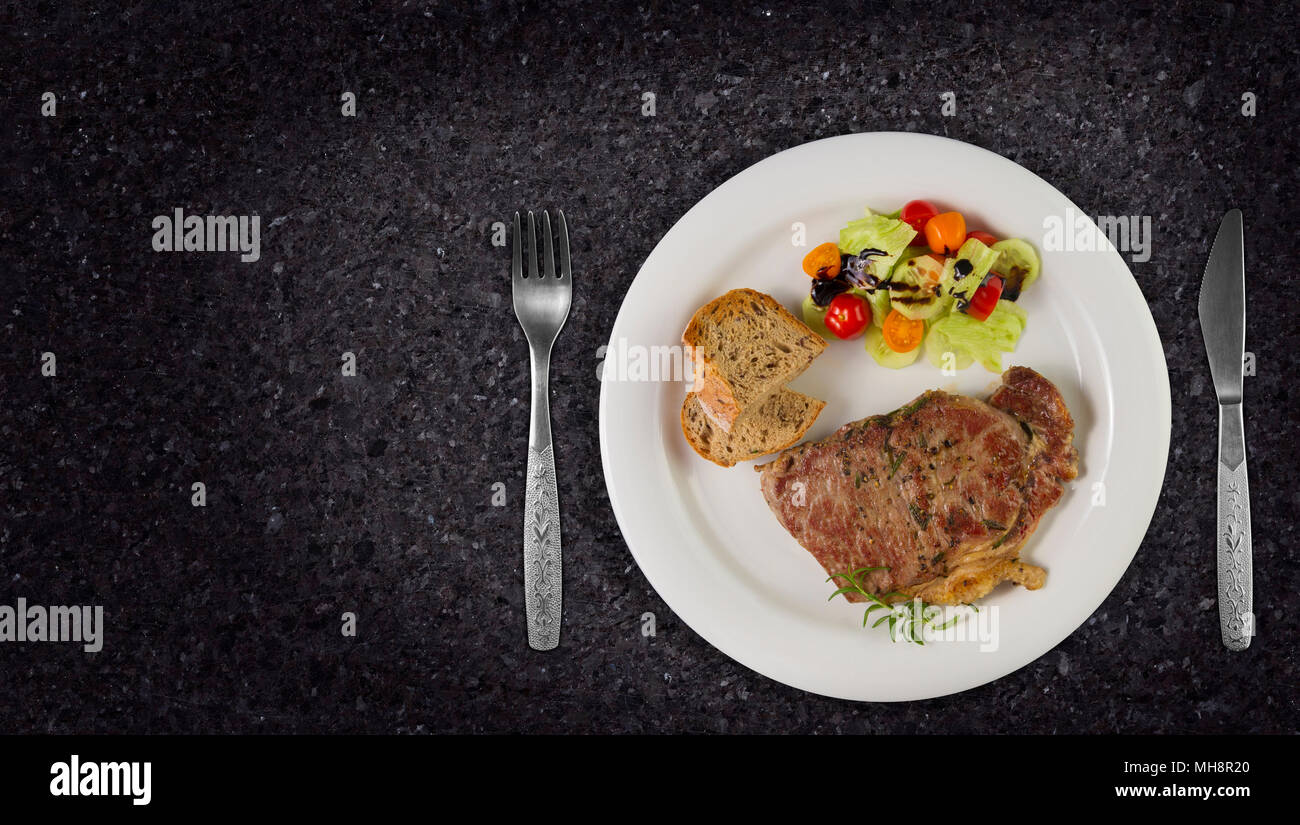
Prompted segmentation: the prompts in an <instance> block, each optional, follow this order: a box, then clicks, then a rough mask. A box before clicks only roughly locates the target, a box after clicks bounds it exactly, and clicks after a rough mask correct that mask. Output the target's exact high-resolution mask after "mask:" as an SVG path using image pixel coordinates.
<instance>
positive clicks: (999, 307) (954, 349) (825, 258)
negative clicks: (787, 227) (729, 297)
mask: <svg viewBox="0 0 1300 825" xmlns="http://www.w3.org/2000/svg"><path fill="white" fill-rule="evenodd" d="M1040 268H1041V262H1040V261H1039V258H1038V253H1037V252H1036V251H1035V250H1034V248H1033V247H1032V246H1030V245H1029V243H1027V242H1026V241H1023V240H1020V239H1019V238H1006V239H1002V240H999V239H997V238H995V237H994V236H993V235H990V234H989V233H987V232H980V231H974V232H972V231H968V230H967V227H966V219H965V218H964V217H963V216H962V214H961V213H960V212H940V211H939V210H938V209H937V208H936V207H935V206H934V204H932V203H930V202H929V201H924V200H914V201H908V202H907V203H906V204H904V205H903V208H902V209H900V210H898V211H897V212H892V213H890V214H878V213H875V212H872V211H871V210H870V209H867V210H866V214H865V215H864V216H863V217H861V218H859V219H857V220H855V221H850V222H849V224H848V225H847V226H845V227H844V228H843V229H841V230H840V237H839V241H838V242H836V243H824V244H822V245H820V246H818V247H815V248H814V249H813V250H812V251H811V252H809V253H808V255H807V256H806V257H805V258H804V260H803V271H804V273H805V274H806V275H808V276H809V277H810V278H811V279H812V288H811V289H810V290H809V294H808V297H806V298H805V299H804V302H803V320H804V323H806V324H807V325H808V326H809V327H811V328H812V329H813V330H815V331H816V332H818V333H820V334H821V335H823V336H824V337H826V338H828V339H830V340H836V339H843V340H848V339H853V338H858V337H860V336H865V339H866V349H867V352H869V353H870V354H871V357H872V358H874V359H875V360H876V363H878V364H880V365H881V366H884V367H890V368H891V369H900V368H902V367H906V366H907V365H909V364H911V363H913V362H914V361H916V359H917V358H918V357H919V356H920V354H921V351H922V349H924V350H925V354H926V360H928V361H929V362H930V363H931V364H933V365H934V366H936V367H939V368H942V369H965V368H966V367H969V366H970V365H971V364H974V363H976V362H978V363H979V364H980V365H982V366H983V367H984V368H985V369H988V370H990V371H992V372H1001V371H1002V353H1004V352H1012V351H1013V350H1015V348H1016V344H1017V342H1019V340H1020V335H1021V334H1022V333H1023V332H1024V331H1025V323H1026V320H1027V316H1026V314H1025V311H1024V310H1023V309H1021V308H1020V307H1019V306H1018V305H1017V304H1016V300H1017V299H1018V298H1019V297H1020V295H1021V293H1022V292H1024V290H1026V289H1028V288H1029V287H1030V285H1032V284H1033V283H1034V281H1035V280H1037V279H1038V272H1039V269H1040Z"/></svg>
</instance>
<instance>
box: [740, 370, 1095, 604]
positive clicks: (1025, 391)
mask: <svg viewBox="0 0 1300 825" xmlns="http://www.w3.org/2000/svg"><path fill="white" fill-rule="evenodd" d="M1073 440H1074V421H1073V420H1072V419H1071V418H1070V411H1069V410H1068V409H1066V406H1065V402H1064V400H1062V398H1061V394H1060V392H1059V391H1058V390H1057V389H1056V387H1055V386H1053V385H1052V383H1051V382H1050V381H1048V380H1047V379H1046V378H1044V377H1043V376H1041V375H1039V374H1038V373H1036V372H1034V371H1033V370H1031V369H1028V368H1025V367H1012V368H1011V369H1009V370H1007V371H1006V372H1005V373H1003V375H1002V385H1001V386H1000V387H998V389H997V390H996V391H995V392H994V393H993V395H992V396H991V397H990V398H989V400H988V401H987V402H984V401H980V400H978V399H975V398H971V397H969V396H965V395H951V394H949V393H945V392H939V391H929V392H926V393H923V394H922V395H921V396H919V397H918V398H917V399H916V400H914V401H912V402H911V403H910V404H908V405H907V406H905V407H903V408H901V409H898V410H895V411H894V412H892V413H890V414H888V415H876V416H872V417H870V418H864V419H862V420H861V421H854V422H852V423H850V424H846V425H845V426H843V427H841V428H840V429H839V430H838V431H837V432H836V433H835V434H834V435H832V436H831V437H830V438H827V439H825V440H824V441H818V442H805V443H804V444H800V445H798V446H796V447H791V448H790V449H788V450H786V451H784V452H782V453H781V454H780V455H778V456H777V458H776V459H774V460H773V461H771V462H769V463H767V464H763V465H761V466H759V467H758V468H757V469H758V470H759V472H760V473H761V474H762V486H763V497H764V498H765V499H767V504H768V506H769V507H771V508H772V512H773V513H775V514H776V517H777V520H778V521H780V522H781V526H783V527H785V529H786V530H788V531H789V532H790V534H791V535H792V536H794V537H795V539H796V540H797V541H798V542H799V543H800V544H801V545H803V546H804V548H805V549H807V550H808V552H810V553H812V554H813V556H814V557H815V558H816V559H817V561H819V562H821V565H822V567H824V568H826V572H827V573H828V574H834V573H844V572H847V571H852V570H857V569H859V568H863V567H886V568H888V569H886V570H878V571H875V572H872V573H869V574H866V575H864V576H862V577H860V579H859V580H860V581H861V582H863V586H864V588H865V589H866V590H868V591H869V592H871V593H875V594H877V595H880V596H884V595H885V594H894V595H890V596H888V597H887V598H886V600H887V601H898V600H900V599H903V598H912V597H920V598H922V599H924V600H925V601H927V602H932V603H934V604H959V603H969V602H971V601H974V600H975V599H978V598H980V597H981V596H984V595H985V594H987V593H988V592H989V591H990V590H992V589H993V588H994V587H995V586H996V585H997V584H998V583H999V582H1002V581H1012V582H1015V583H1016V584H1021V585H1024V586H1025V587H1027V588H1029V589H1030V590H1036V589H1038V588H1039V587H1041V586H1042V584H1043V581H1044V579H1045V577H1046V573H1045V571H1044V570H1043V569H1042V568H1041V567H1035V566H1033V565H1030V564H1026V563H1024V562H1023V561H1021V560H1020V549H1021V547H1022V546H1023V545H1024V543H1025V540H1026V539H1028V538H1029V535H1030V534H1031V533H1032V532H1033V531H1034V528H1035V527H1036V526H1037V525H1038V520H1039V519H1040V518H1042V517H1043V514H1044V513H1046V512H1047V511H1048V510H1049V509H1050V508H1051V507H1052V506H1053V505H1054V504H1056V502H1057V501H1058V500H1059V499H1060V497H1061V495H1062V493H1063V492H1064V482H1066V481H1069V480H1070V479H1072V478H1074V477H1075V476H1076V475H1077V474H1078V453H1077V452H1076V450H1075V449H1074V446H1073ZM797 485H800V486H797ZM841 584H843V582H841ZM838 586H839V585H837V587H838ZM847 597H848V599H849V600H850V601H863V600H864V599H863V597H862V596H861V595H859V594H857V593H850V594H847Z"/></svg>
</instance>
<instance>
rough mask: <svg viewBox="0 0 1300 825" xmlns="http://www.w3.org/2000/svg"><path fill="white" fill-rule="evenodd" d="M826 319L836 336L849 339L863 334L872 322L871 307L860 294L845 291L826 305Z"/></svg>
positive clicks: (827, 325) (827, 326)
mask: <svg viewBox="0 0 1300 825" xmlns="http://www.w3.org/2000/svg"><path fill="white" fill-rule="evenodd" d="M825 321H826V328H827V329H829V330H830V331H831V332H832V333H834V335H835V337H836V338H841V339H843V340H845V341H847V340H848V339H850V338H856V337H858V336H859V335H861V334H862V333H863V331H865V330H866V328H867V325H868V324H870V323H871V307H870V306H868V305H867V302H866V301H864V300H863V299H862V298H860V297H859V296H857V295H854V294H853V293H851V292H844V293H841V294H839V295H836V296H835V300H833V301H831V305H830V306H828V307H826V318H825Z"/></svg>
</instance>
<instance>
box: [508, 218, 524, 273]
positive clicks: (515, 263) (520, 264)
mask: <svg viewBox="0 0 1300 825" xmlns="http://www.w3.org/2000/svg"><path fill="white" fill-rule="evenodd" d="M513 240H514V243H513V244H511V246H513V247H514V249H513V250H512V251H511V253H510V283H512V284H517V283H519V282H520V281H521V280H523V277H524V258H523V252H522V251H520V246H521V245H522V244H523V238H521V237H520V235H519V213H518V212H516V213H515V234H514V236H513Z"/></svg>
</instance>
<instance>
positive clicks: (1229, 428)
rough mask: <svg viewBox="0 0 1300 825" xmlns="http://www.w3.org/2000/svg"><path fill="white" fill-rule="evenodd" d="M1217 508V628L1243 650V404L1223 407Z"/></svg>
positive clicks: (1249, 613) (1246, 598) (1247, 592)
mask: <svg viewBox="0 0 1300 825" xmlns="http://www.w3.org/2000/svg"><path fill="white" fill-rule="evenodd" d="M1218 466H1219V506H1218V517H1217V519H1216V524H1215V526H1216V530H1215V547H1216V549H1217V551H1218V568H1219V629H1220V631H1221V632H1222V634H1223V644H1224V646H1225V647H1227V648H1228V650H1245V649H1246V648H1248V647H1250V638H1251V637H1252V636H1254V635H1255V614H1254V612H1253V606H1254V594H1253V591H1252V583H1251V545H1250V486H1249V484H1247V481H1246V433H1245V428H1244V426H1243V423H1242V416H1241V402H1237V403H1235V404H1220V405H1219V465H1218Z"/></svg>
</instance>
